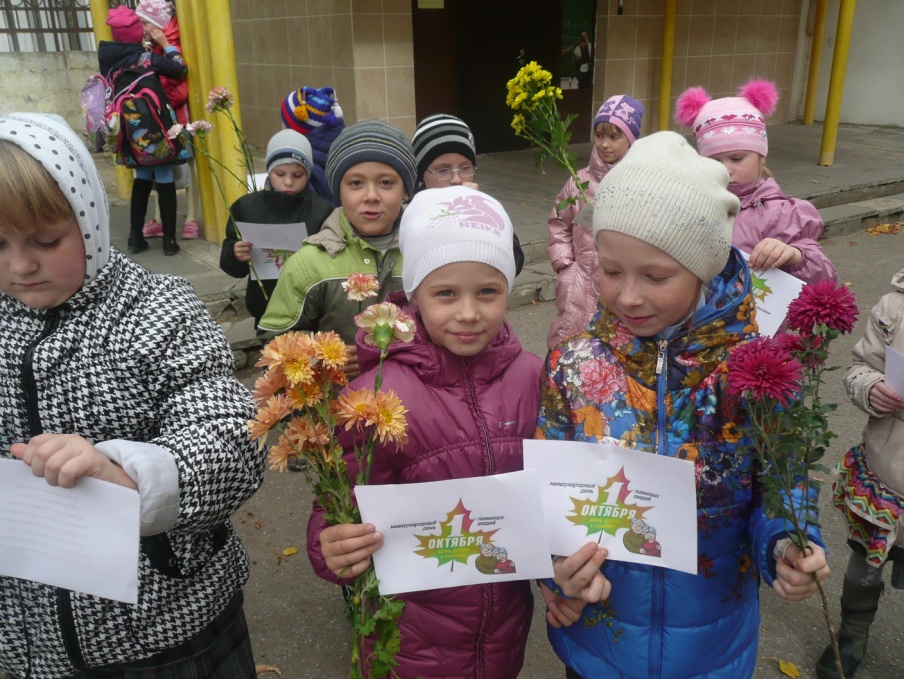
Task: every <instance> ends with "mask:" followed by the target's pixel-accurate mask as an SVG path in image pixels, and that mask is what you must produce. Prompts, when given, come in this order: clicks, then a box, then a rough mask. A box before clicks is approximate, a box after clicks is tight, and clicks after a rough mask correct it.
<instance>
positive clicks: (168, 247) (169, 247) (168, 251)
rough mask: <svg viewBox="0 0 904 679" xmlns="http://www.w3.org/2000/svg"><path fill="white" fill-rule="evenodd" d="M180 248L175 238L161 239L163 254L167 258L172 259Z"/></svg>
mask: <svg viewBox="0 0 904 679" xmlns="http://www.w3.org/2000/svg"><path fill="white" fill-rule="evenodd" d="M181 249H182V248H180V247H179V244H178V243H177V242H176V239H175V238H172V239H171V238H164V239H163V254H164V255H166V256H167V257H172V256H173V255H175V254H176V253H177V252H179V250H181Z"/></svg>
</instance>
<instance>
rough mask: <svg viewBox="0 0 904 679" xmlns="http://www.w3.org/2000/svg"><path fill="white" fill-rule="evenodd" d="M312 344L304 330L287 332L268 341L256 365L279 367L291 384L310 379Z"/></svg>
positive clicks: (271, 367)
mask: <svg viewBox="0 0 904 679" xmlns="http://www.w3.org/2000/svg"><path fill="white" fill-rule="evenodd" d="M313 359H314V345H313V341H312V339H311V336H310V335H308V334H307V333H304V332H287V333H285V334H283V335H279V336H278V337H276V338H275V339H274V340H272V341H271V342H269V343H268V344H267V346H265V347H264V350H263V351H262V352H261V358H260V360H259V361H258V362H257V367H258V368H260V367H265V366H266V367H267V368H268V369H280V370H282V371H283V373H284V374H285V376H286V380H287V381H288V383H289V384H290V385H292V386H294V385H297V384H303V383H305V382H308V381H310V380H311V379H312V378H313V376H314V366H313V363H312V360H313Z"/></svg>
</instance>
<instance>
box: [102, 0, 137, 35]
mask: <svg viewBox="0 0 904 679" xmlns="http://www.w3.org/2000/svg"><path fill="white" fill-rule="evenodd" d="M107 25H108V26H109V27H110V29H111V32H112V33H113V40H114V41H116V42H132V43H140V42H141V41H142V39H143V38H144V28H142V26H141V19H139V18H138V15H137V14H135V10H133V9H129V8H128V7H126V6H125V5H120V6H119V7H114V8H113V9H111V10H110V13H109V14H107Z"/></svg>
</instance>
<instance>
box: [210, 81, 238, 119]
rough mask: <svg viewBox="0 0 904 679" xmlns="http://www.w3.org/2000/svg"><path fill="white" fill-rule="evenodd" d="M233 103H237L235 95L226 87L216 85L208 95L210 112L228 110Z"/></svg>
mask: <svg viewBox="0 0 904 679" xmlns="http://www.w3.org/2000/svg"><path fill="white" fill-rule="evenodd" d="M233 104H235V97H233V96H232V93H231V92H230V91H229V90H227V89H226V88H225V87H214V88H213V89H212V90H211V91H210V94H208V95H207V110H208V112H210V113H213V112H214V111H228V110H230V109H231V108H232V105H233Z"/></svg>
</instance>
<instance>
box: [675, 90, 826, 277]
mask: <svg viewBox="0 0 904 679" xmlns="http://www.w3.org/2000/svg"><path fill="white" fill-rule="evenodd" d="M739 95H740V96H737V97H727V98H725V99H715V100H710V98H709V95H707V94H706V91H705V90H704V89H703V88H702V87H692V88H691V89H689V90H687V91H686V92H685V93H684V94H682V95H681V96H680V97H679V98H678V103H677V109H676V115H675V117H676V119H677V120H678V122H680V123H681V124H682V125H686V126H688V127H690V126H693V128H694V136H695V137H696V139H697V150H698V151H699V152H700V155H701V156H705V157H707V158H712V159H713V160H718V161H719V162H720V163H722V164H723V165H725V167H726V168H727V169H728V176H729V178H730V179H729V181H730V183H729V185H728V190H729V191H731V192H732V193H733V194H735V195H736V196H737V197H738V198H739V199H740V201H741V211H740V212H739V213H738V216H737V217H736V218H735V225H734V232H733V238H732V243H733V245H734V246H735V247H736V248H738V249H739V250H742V251H744V252H746V253H748V254H749V255H750V267H751V268H752V269H755V270H764V269H782V270H783V271H786V272H788V273H789V274H791V275H792V276H795V277H797V278H800V279H801V280H803V281H804V282H806V283H816V282H818V281H821V280H837V279H838V273H837V272H836V271H835V267H834V266H833V265H832V262H831V261H829V258H828V257H826V256H825V254H824V253H823V251H822V248H821V247H820V246H819V242H818V241H819V238H820V236H822V232H823V231H824V230H825V225H824V224H823V223H822V218H821V217H820V216H819V213H818V212H817V211H816V208H814V207H813V205H812V204H811V203H809V202H807V201H805V200H800V199H798V198H792V197H791V196H786V195H785V194H783V193H782V190H781V189H780V188H779V185H778V184H777V183H776V182H775V180H774V179H773V178H772V173H770V172H769V170H767V169H766V155H767V153H768V151H769V140H768V139H767V137H766V120H765V119H766V118H767V117H768V116H769V115H770V114H771V113H772V112H773V111H774V110H775V105H776V104H777V103H778V91H777V90H776V89H775V85H774V84H773V83H771V82H769V81H768V80H751V81H750V82H749V83H747V84H746V85H745V86H744V87H742V88H741V89H740V91H739ZM739 121H740V122H739Z"/></svg>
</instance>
